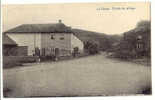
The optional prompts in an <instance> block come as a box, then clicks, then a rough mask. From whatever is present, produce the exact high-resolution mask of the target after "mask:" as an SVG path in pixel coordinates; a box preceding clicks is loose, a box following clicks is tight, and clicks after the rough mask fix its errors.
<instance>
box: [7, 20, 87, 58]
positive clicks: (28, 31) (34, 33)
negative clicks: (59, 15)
mask: <svg viewBox="0 0 155 100" xmlns="http://www.w3.org/2000/svg"><path fill="white" fill-rule="evenodd" d="M5 34H7V35H8V36H9V37H10V38H11V39H13V40H14V41H15V42H16V43H18V45H19V46H27V47H28V48H27V54H28V55H41V56H50V55H59V56H70V55H71V54H72V53H73V52H74V48H78V50H79V52H81V53H82V52H83V47H84V44H83V42H82V41H81V40H80V39H78V38H77V37H76V36H75V35H74V33H73V32H72V30H71V28H70V27H68V26H66V25H65V24H63V23H62V22H61V20H59V22H58V23H55V24H23V25H20V26H18V27H16V28H13V29H10V30H8V31H6V32H5Z"/></svg>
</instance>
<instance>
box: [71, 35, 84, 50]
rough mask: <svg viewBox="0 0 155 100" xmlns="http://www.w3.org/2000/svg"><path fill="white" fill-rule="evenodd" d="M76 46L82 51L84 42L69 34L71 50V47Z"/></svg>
mask: <svg viewBox="0 0 155 100" xmlns="http://www.w3.org/2000/svg"><path fill="white" fill-rule="evenodd" d="M75 47H78V48H79V50H80V52H83V50H84V44H83V42H82V41H81V40H80V39H79V38H77V37H76V36H75V35H73V34H72V35H71V50H73V48H75Z"/></svg>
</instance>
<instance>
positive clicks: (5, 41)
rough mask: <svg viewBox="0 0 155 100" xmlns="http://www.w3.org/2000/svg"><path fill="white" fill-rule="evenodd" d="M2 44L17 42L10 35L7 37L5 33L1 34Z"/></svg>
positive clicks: (14, 43)
mask: <svg viewBox="0 0 155 100" xmlns="http://www.w3.org/2000/svg"><path fill="white" fill-rule="evenodd" d="M3 45H14V46H15V45H17V43H16V42H15V41H14V40H12V39H11V38H10V37H8V36H7V35H5V34H4V35H3Z"/></svg>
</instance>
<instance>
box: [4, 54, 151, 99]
mask: <svg viewBox="0 0 155 100" xmlns="http://www.w3.org/2000/svg"><path fill="white" fill-rule="evenodd" d="M3 74H4V77H3V78H4V81H3V82H4V88H8V89H10V91H9V92H8V94H7V95H8V96H10V97H23V96H25V97H30V96H79V95H80V96H84V95H85V96H88V95H122V94H124V95H125V94H129V95H132V94H135V93H141V91H142V89H145V88H148V87H150V84H151V67H148V66H143V65H137V64H134V63H130V62H123V61H118V60H113V59H110V58H106V57H105V55H104V54H101V55H95V56H89V57H83V58H79V59H74V60H67V61H60V62H46V63H33V64H27V65H25V66H21V67H20V68H19V67H17V68H12V69H4V70H3Z"/></svg>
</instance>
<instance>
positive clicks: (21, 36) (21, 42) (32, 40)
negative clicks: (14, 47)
mask: <svg viewBox="0 0 155 100" xmlns="http://www.w3.org/2000/svg"><path fill="white" fill-rule="evenodd" d="M6 34H7V33H6ZM7 35H8V36H9V37H10V38H11V39H12V40H14V41H15V42H16V43H17V44H18V46H28V55H33V53H34V50H35V47H38V48H39V49H41V34H40V33H8V34H7Z"/></svg>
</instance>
